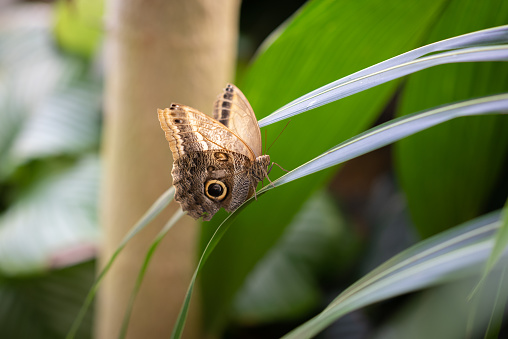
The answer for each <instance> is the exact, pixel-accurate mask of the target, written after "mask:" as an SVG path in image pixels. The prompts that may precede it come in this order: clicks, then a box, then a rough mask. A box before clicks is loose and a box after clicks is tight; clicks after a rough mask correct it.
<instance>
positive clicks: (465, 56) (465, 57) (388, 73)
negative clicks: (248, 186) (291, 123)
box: [259, 26, 508, 127]
mask: <svg viewBox="0 0 508 339" xmlns="http://www.w3.org/2000/svg"><path fill="white" fill-rule="evenodd" d="M506 27H508V26H502V27H500V29H501V31H503V32H504V33H503V34H507V33H506V32H505V31H506ZM480 32H482V31H480ZM472 34H473V33H472ZM505 39H507V40H508V37H505ZM445 41H447V40H444V41H440V43H443V42H445ZM504 41H506V40H504ZM428 46H431V45H428ZM428 46H424V47H428ZM421 48H423V47H421ZM418 50H419V49H416V50H413V51H412V52H415V51H418ZM408 53H411V52H408ZM406 54H407V53H404V54H401V55H399V56H398V57H395V58H392V59H389V60H387V61H385V62H382V63H380V64H377V65H374V66H372V67H369V68H366V69H364V70H362V71H360V72H357V73H355V74H353V75H349V76H347V77H344V78H342V79H339V80H337V81H334V82H332V83H330V84H328V85H325V86H323V87H321V88H318V89H317V90H314V91H312V92H310V93H309V94H306V95H304V96H302V97H300V98H298V99H296V100H294V101H292V102H290V103H289V104H287V105H285V106H283V107H282V108H280V109H278V110H277V111H275V112H274V113H272V114H270V115H269V116H267V117H265V118H263V119H261V120H260V121H259V126H261V127H263V126H267V125H270V124H272V123H274V122H277V121H280V120H283V119H286V118H289V117H291V116H293V115H297V114H300V113H302V112H305V111H308V110H310V109H313V108H316V107H319V106H322V105H325V104H327V103H330V102H332V101H336V100H339V99H342V98H345V97H347V96H350V95H352V94H355V93H359V92H361V91H364V90H366V89H369V88H372V87H375V86H377V85H380V84H382V83H385V82H388V81H390V80H393V79H397V78H400V77H402V76H405V75H408V74H411V73H414V72H417V71H420V70H422V69H425V68H429V67H433V66H437V65H442V64H446V63H455V62H473V61H496V60H497V61H501V60H507V59H508V47H507V46H504V45H499V46H497V45H496V46H488V47H474V48H464V49H459V50H455V51H450V52H444V53H440V54H435V55H431V56H428V57H424V58H420V59H416V60H414V59H410V60H411V61H408V62H402V61H405V60H407V59H408V58H407V56H406ZM425 54H426V53H425ZM399 58H400V59H399ZM394 59H395V61H397V62H394ZM388 61H390V62H388Z"/></svg>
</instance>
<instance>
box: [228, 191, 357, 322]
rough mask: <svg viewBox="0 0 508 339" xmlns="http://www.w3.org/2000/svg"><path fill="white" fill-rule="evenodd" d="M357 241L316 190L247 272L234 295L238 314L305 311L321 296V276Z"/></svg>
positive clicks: (270, 317) (287, 315) (253, 316)
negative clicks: (241, 285)
mask: <svg viewBox="0 0 508 339" xmlns="http://www.w3.org/2000/svg"><path fill="white" fill-rule="evenodd" d="M357 242H358V241H357V239H354V238H353V237H352V236H351V235H349V234H348V232H347V228H346V225H345V222H344V221H343V220H342V217H341V215H340V214H339V212H338V210H337V207H336V206H335V203H334V202H333V201H332V200H331V197H330V196H329V195H328V194H327V193H326V191H325V190H320V191H318V192H316V193H315V194H314V195H312V196H311V198H310V199H309V200H308V201H307V202H305V204H304V206H303V207H302V209H301V210H300V212H299V213H298V214H297V215H296V216H295V218H294V219H293V221H292V222H291V224H290V225H289V226H288V228H287V229H286V231H285V233H284V234H283V236H282V237H281V238H280V239H279V242H278V243H277V244H276V245H275V246H274V247H273V248H272V249H271V250H270V251H269V252H268V253H267V255H266V256H265V257H264V258H263V259H262V260H261V261H260V262H259V263H258V265H257V266H256V268H255V269H254V270H252V272H251V273H250V274H249V276H248V278H247V281H246V283H245V285H244V286H243V288H242V289H241V290H240V291H239V292H238V295H237V296H236V300H235V305H234V315H235V318H236V320H237V321H240V322H242V321H243V322H247V323H250V324H252V323H259V322H271V321H278V320H283V319H291V318H293V317H296V316H303V315H305V314H307V313H308V312H309V311H310V310H311V309H313V308H315V307H316V306H317V305H318V303H319V302H320V300H321V297H322V296H321V291H320V289H319V278H320V277H322V276H323V275H324V273H325V272H328V271H329V270H331V267H338V266H339V263H341V262H342V264H343V265H344V264H345V263H346V262H347V260H348V258H351V257H352V256H351V252H352V251H353V250H354V247H355V243H357ZM337 258H341V259H342V260H337Z"/></svg>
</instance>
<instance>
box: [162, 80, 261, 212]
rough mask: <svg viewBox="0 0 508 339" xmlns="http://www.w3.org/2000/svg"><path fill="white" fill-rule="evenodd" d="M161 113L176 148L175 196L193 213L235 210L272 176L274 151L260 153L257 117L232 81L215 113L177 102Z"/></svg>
mask: <svg viewBox="0 0 508 339" xmlns="http://www.w3.org/2000/svg"><path fill="white" fill-rule="evenodd" d="M157 112H158V116H159V122H160V124H161V127H162V129H163V130H164V132H165V136H166V139H167V140H168V142H169V147H170V149H171V152H172V153H173V160H174V163H173V170H172V171H171V174H172V176H173V185H174V186H175V200H176V201H177V202H179V203H180V205H181V206H182V209H183V210H184V211H187V212H188V214H189V215H190V216H191V217H193V218H195V219H198V218H200V217H203V220H210V219H211V218H212V217H213V215H214V214H215V213H216V212H217V211H218V210H219V209H220V208H221V207H222V208H224V209H225V210H226V211H228V212H232V211H234V210H235V209H237V208H238V207H239V206H240V205H241V204H242V203H243V202H244V201H245V200H247V199H248V198H250V197H251V196H252V195H253V194H255V190H256V187H257V184H258V182H260V181H262V180H263V179H264V178H265V177H267V176H268V172H269V170H268V166H269V165H270V156H268V155H263V154H262V149H261V132H260V130H259V125H258V123H257V119H256V116H255V114H254V111H253V110H252V107H251V105H250V104H249V101H248V100H247V98H246V97H245V95H244V94H243V93H242V92H241V91H240V90H239V89H238V88H237V87H235V86H234V85H232V84H228V85H227V86H226V88H225V89H224V91H223V92H222V93H221V94H220V95H219V96H218V98H217V100H216V101H215V104H214V108H213V118H211V117H209V116H207V115H206V114H204V113H201V112H200V111H198V110H196V109H194V108H192V107H189V106H185V105H180V104H175V103H173V104H171V106H170V107H169V108H166V109H164V110H162V109H158V110H157Z"/></svg>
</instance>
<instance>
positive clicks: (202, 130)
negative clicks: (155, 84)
mask: <svg viewBox="0 0 508 339" xmlns="http://www.w3.org/2000/svg"><path fill="white" fill-rule="evenodd" d="M157 112H158V114H159V122H160V124H161V127H162V129H163V130H164V132H165V135H166V139H167V140H168V142H169V147H170V148H171V152H172V153H173V159H174V160H175V161H176V160H177V159H178V157H180V156H181V155H182V154H185V153H186V152H192V151H208V150H225V151H231V152H236V153H240V154H243V155H245V156H247V157H248V158H249V159H250V160H251V161H254V160H255V155H254V153H253V152H252V150H251V149H250V148H249V146H247V144H246V143H245V142H244V141H243V140H242V139H241V138H240V137H238V136H237V135H235V133H234V132H233V131H231V130H230V129H228V128H227V127H225V126H224V125H222V124H221V123H219V122H218V121H216V120H214V119H212V118H210V117H209V116H207V115H206V114H203V113H201V112H200V111H198V110H196V109H194V108H192V107H189V106H185V105H179V104H171V107H170V108H166V109H164V110H161V109H159V110H158V111H157Z"/></svg>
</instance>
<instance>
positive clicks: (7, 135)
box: [0, 27, 97, 178]
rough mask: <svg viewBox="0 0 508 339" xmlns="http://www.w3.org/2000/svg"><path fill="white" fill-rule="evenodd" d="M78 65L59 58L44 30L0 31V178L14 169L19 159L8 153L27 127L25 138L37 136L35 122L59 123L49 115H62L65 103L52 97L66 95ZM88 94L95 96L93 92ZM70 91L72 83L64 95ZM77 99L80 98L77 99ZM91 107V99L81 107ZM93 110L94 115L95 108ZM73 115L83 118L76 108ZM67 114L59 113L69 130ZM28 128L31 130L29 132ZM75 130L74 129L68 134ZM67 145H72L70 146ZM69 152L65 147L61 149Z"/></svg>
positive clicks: (80, 68) (80, 70)
mask: <svg viewBox="0 0 508 339" xmlns="http://www.w3.org/2000/svg"><path fill="white" fill-rule="evenodd" d="M83 66H84V65H83V63H82V62H80V61H79V60H76V59H75V58H69V57H65V56H62V55H61V54H59V53H58V51H56V50H55V48H54V46H53V45H52V41H51V37H50V34H49V30H48V29H45V28H29V29H28V28H25V29H23V28H19V27H18V28H9V27H6V28H5V29H0V70H1V72H2V76H1V77H0V178H1V177H4V178H5V177H6V176H8V175H9V174H11V173H12V172H13V171H14V170H15V168H16V166H18V165H19V161H18V160H19V159H18V160H17V159H15V157H16V154H13V150H12V148H13V147H14V144H15V143H17V142H21V141H18V140H17V138H18V137H19V136H20V132H21V131H22V130H26V129H27V128H28V129H29V131H26V132H27V133H28V132H31V131H33V130H34V129H36V130H39V131H40V128H41V127H39V126H38V125H37V123H38V122H40V121H41V120H43V121H46V122H47V120H48V119H47V118H48V117H49V118H51V119H56V120H57V121H59V115H57V116H56V117H55V114H56V113H62V109H63V108H64V107H63V105H61V104H60V103H61V101H63V102H64V103H65V100H66V98H65V97H62V96H59V95H58V94H57V93H59V94H60V95H63V94H64V93H66V90H65V88H66V86H68V85H69V84H71V83H74V82H75V81H76V79H77V78H79V77H80V76H81V75H82V73H83ZM71 87H72V86H71ZM90 90H91V91H95V92H96V91H97V89H95V88H91V89H90ZM72 91H74V92H76V91H77V86H76V84H74V89H73V90H68V91H67V94H68V93H69V92H72ZM53 94H55V95H53ZM76 95H77V94H76V93H75V95H74V96H72V95H71V97H70V98H69V99H68V100H73V102H74V103H75V101H74V97H76ZM80 97H81V98H82V97H83V95H81V96H80ZM96 102H97V100H96V99H93V100H92V102H90V103H87V104H85V107H90V106H93V103H96ZM68 103H69V102H66V103H65V104H68ZM94 107H96V106H94ZM72 108H75V107H72ZM55 109H56V110H55ZM94 109H95V110H97V108H94ZM54 110H55V111H54ZM79 112H80V113H83V110H81V109H80V110H79ZM71 113H73V111H72V110H68V111H65V112H64V114H63V117H64V120H66V121H67V123H65V125H67V126H69V125H72V122H70V123H69V122H68V121H69V119H70V115H71ZM91 113H95V112H91ZM95 115H96V113H95ZM44 116H46V118H44ZM74 118H75V119H76V121H79V120H82V119H86V118H91V121H92V123H93V121H94V120H97V119H96V118H94V117H93V115H89V113H88V114H86V115H84V116H83V117H80V116H77V117H76V116H74ZM25 124H26V125H25ZM34 124H35V126H34ZM29 125H32V127H30V128H29V127H28V126H29ZM45 125H46V123H44V126H45ZM53 125H55V123H53ZM85 125H87V124H85ZM88 125H90V122H89V123H88ZM53 127H54V126H53ZM95 128H97V127H95ZM76 130H77V129H76V128H74V132H76ZM66 131H68V128H67V129H66ZM47 132H50V133H54V132H55V130H54V128H53V129H52V130H49V131H47ZM96 133H97V132H96ZM62 134H63V132H60V133H59V135H60V136H62ZM82 135H83V133H78V134H77V136H78V139H79V136H82ZM26 137H28V138H30V136H29V135H26V134H25V137H23V138H26ZM65 141H67V142H68V141H69V137H67V138H65ZM31 144H32V145H33V144H34V143H33V142H32V143H31ZM35 144H36V143H35ZM60 145H62V143H60ZM70 145H75V143H73V142H71V144H70ZM16 147H19V146H16ZM60 148H62V147H60ZM69 148H70V147H67V150H68V149H69ZM46 153H47V152H46ZM17 155H18V156H19V154H17Z"/></svg>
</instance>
